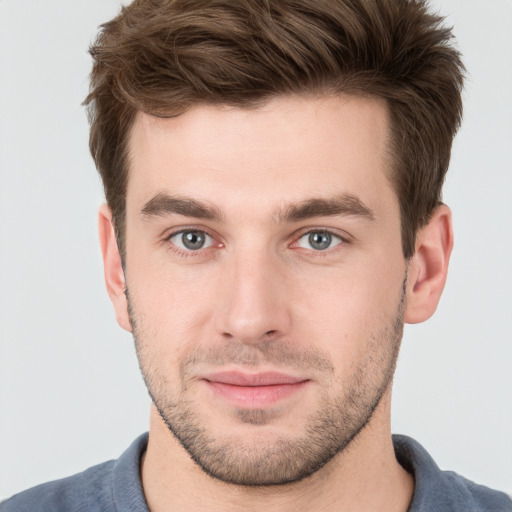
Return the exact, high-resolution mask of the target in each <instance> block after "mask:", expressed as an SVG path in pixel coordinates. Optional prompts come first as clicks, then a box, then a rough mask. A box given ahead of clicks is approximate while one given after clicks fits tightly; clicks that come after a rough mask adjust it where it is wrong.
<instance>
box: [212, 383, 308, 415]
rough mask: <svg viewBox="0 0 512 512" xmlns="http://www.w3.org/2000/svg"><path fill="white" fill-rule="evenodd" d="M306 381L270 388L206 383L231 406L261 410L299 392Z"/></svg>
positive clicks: (275, 385)
mask: <svg viewBox="0 0 512 512" xmlns="http://www.w3.org/2000/svg"><path fill="white" fill-rule="evenodd" d="M307 382H308V381H301V382H296V383H293V384H274V385H270V386H234V385H232V384H224V383H222V382H212V381H206V383H207V384H208V386H209V387H210V389H211V390H212V391H213V392H214V393H215V394H216V395H218V396H220V397H221V398H223V399H224V400H225V401H227V402H228V403H230V404H231V405H235V406H237V407H243V408H246V409H261V408H264V407H269V406H271V405H274V404H276V403H277V402H279V401H281V400H284V399H285V398H288V397H290V396H291V395H294V394H296V393H297V392H299V391H300V390H301V389H302V388H303V387H304V386H305V385H306V384H307Z"/></svg>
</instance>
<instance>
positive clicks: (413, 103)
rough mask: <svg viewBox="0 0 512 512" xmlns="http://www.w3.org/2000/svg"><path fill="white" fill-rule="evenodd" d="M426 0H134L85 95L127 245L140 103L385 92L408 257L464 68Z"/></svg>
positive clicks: (150, 107)
mask: <svg viewBox="0 0 512 512" xmlns="http://www.w3.org/2000/svg"><path fill="white" fill-rule="evenodd" d="M442 22H443V18H441V17H440V16H438V15H435V14H433V13H430V12H429V11H428V9H427V6H426V3H425V2H424V1H420V0H135V1H134V2H133V3H132V4H130V5H129V6H127V7H123V8H122V10H121V12H120V14H119V15H118V16H117V17H116V18H114V19H113V20H112V21H110V22H108V23H105V24H104V25H102V26H101V30H100V33H99V35H98V38H97V39H96V41H95V43H94V44H93V45H92V46H91V49H90V53H91V55H92V57H93V59H94V65H93V69H92V73H91V89H90V93H89V95H88V96H87V98H86V100H85V102H84V103H85V104H87V105H88V113H89V119H90V122H91V132H90V149H91V153H92V155H93V158H94V160H95V163H96V166H97V168H98V170H99V172H100V174H101V177H102V180H103V185H104V188H105V195H106V199H107V203H108V205H109V207H110V209H111V211H112V214H113V219H114V225H115V229H116V234H117V238H118V244H119V248H120V251H121V255H122V256H123V257H124V246H125V244H124V232H125V215H126V212H125V196H126V187H127V180H128V159H127V149H128V148H127V139H128V135H129V131H130V128H131V126H132V124H133V122H134V118H135V114H136V113H137V112H138V111H142V112H145V113H147V114H150V115H154V116H159V117H171V116H176V115H179V114H181V113H183V112H185V111H186V110H187V109H189V108H191V107H193V106H194V105H198V104H226V105H232V106H238V107H248V106H255V105H257V104H259V103H261V102H263V101H265V100H267V99H269V98H271V97H273V96H276V95H283V94H294V93H299V94H304V93H313V94H323V93H333V94H336V93H347V94H363V95H370V96H375V97H379V98H382V99H384V100H386V102H387V105H388V108H389V113H390V126H391V136H390V144H391V153H392V155H393V164H394V169H393V172H392V176H391V179H392V182H393V186H394V188H395V191H396V193H397V196H398V199H399V203H400V210H401V229H402V246H403V253H404V256H405V257H406V258H409V257H411V256H412V255H413V254H414V251H415V239H416V233H417V231H418V229H419V228H421V227H422V226H423V225H425V224H426V223H427V222H428V220H429V217H430V215H431V213H432V211H433V210H434V208H435V207H436V206H437V205H438V204H439V203H440V200H441V189H442V185H443V181H444V176H445V174H446V171H447V168H448V163H449V160H450V152H451V145H452V141H453V137H454V135H455V133H456V131H457V129H458V127H459V125H460V121H461V116H462V101H461V90H462V85H463V75H464V67H463V65H462V63H461V60H460V55H459V53H458V51H457V50H456V49H455V48H454V47H453V46H452V45H451V39H452V33H451V30H450V29H449V28H446V27H443V26H442Z"/></svg>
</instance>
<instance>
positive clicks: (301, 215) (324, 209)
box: [276, 194, 375, 222]
mask: <svg viewBox="0 0 512 512" xmlns="http://www.w3.org/2000/svg"><path fill="white" fill-rule="evenodd" d="M336 215H343V216H353V217H362V218H365V219H368V220H374V219H375V214H374V213H373V211H372V210H371V209H370V208H369V207H368V206H366V205H365V204H364V203H363V202H362V201H361V200H360V199H359V198H358V197H356V196H354V195H352V194H341V195H339V196H335V197H333V198H312V199H307V200H305V201H302V202H300V203H297V204H291V205H289V206H287V207H286V208H284V210H282V211H280V212H278V213H277V216H276V218H277V219H278V222H297V221H300V220H305V219H310V218H313V217H334V216H336Z"/></svg>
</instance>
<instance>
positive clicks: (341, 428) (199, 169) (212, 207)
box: [118, 96, 406, 485]
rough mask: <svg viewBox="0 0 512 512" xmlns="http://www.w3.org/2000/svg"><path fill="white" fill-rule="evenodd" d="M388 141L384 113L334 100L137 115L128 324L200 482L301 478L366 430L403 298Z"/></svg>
mask: <svg viewBox="0 0 512 512" xmlns="http://www.w3.org/2000/svg"><path fill="white" fill-rule="evenodd" d="M387 135H388V119H387V112H386V107H385V105H384V104H383V103H381V102H379V101H377V100H370V99H362V98H356V97H346V96H338V97H330V98H322V99H313V98H299V97H283V98H279V99H273V100H271V101H270V102H268V103H267V104H266V105H264V106H262V107H259V108H257V109H238V108H228V107H225V106H224V107H213V106H204V107H196V108H194V109H192V110H190V111H188V112H187V113H185V114H183V115H182V116H180V117H177V118H173V119H154V118H150V117H148V116H145V115H142V114H141V115H139V117H138V118H137V120H136V122H135V124H134V127H133V130H132V133H131V139H130V157H131V164H130V175H129V184H128V190H127V231H126V266H125V278H126V286H127V291H128V294H127V296H128V301H129V305H128V308H127V309H129V314H130V322H131V323H130V325H131V327H132V329H133V332H134V337H135V341H136V348H137V354H138V357H139V362H140V366H141V369H142V372H143V375H144V379H145V381H146V384H147V386H148V389H149V392H150V394H151V396H152V399H153V401H154V404H155V405H156V407H157V409H158V411H159V413H160V415H161V417H162V419H163V421H164V422H165V424H166V425H167V428H169V429H170V430H171V431H172V432H173V434H174V436H175V437H176V439H178V440H179V442H180V443H181V444H182V446H183V447H184V448H185V449H186V450H187V451H188V453H189V455H190V457H191V458H192V459H193V460H194V461H195V462H196V463H198V464H199V465H200V466H201V467H202V468H203V469H204V470H205V471H206V472H207V473H209V474H210V475H212V476H214V477H216V478H219V479H221V480H224V481H227V482H232V483H237V484H243V485H270V484H281V483H285V482H291V481H295V480H299V479H301V478H304V477H307V476H309V475H311V474H312V473H314V472H315V471H317V470H318V469H319V468H321V467H322V466H324V465H325V464H326V463H327V462H329V461H330V460H331V459H332V458H333V457H335V456H336V455H337V454H338V453H341V452H342V451H343V449H344V448H345V447H346V446H347V445H348V444H349V443H350V442H351V440H352V439H354V437H355V436H356V435H357V434H358V433H359V432H360V431H361V430H362V429H364V428H365V426H367V425H368V424H371V422H372V421H373V419H374V415H375V411H376V410H378V407H379V403H380V401H381V398H382V396H383V394H384V393H385V392H386V390H388V388H389V386H390V382H391V379H392V374H393V371H394V364H395V361H396V357H397V353H398V348H399V344H400V339H401V335H402V326H403V313H404V302H405V291H404V290H405V284H404V283H405V274H406V263H405V261H404V258H403V254H402V247H401V240H400V218H399V207H398V201H397V198H396V196H395V193H394V191H393V189H392V187H391V184H390V182H389V178H388V176H389V156H388V154H387V149H386V148H387V146H386V141H387ZM118 309H119V307H118ZM121 309H122V308H121ZM123 315H126V316H127V313H126V311H124V312H123V311H121V313H119V311H118V316H121V317H123ZM121 323H123V322H121ZM126 324H128V321H126Z"/></svg>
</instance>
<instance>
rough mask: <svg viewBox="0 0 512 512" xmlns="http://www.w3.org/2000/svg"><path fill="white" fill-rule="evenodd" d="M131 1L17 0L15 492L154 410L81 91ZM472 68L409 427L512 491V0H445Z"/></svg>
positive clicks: (3, 101)
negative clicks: (116, 269) (106, 31)
mask: <svg viewBox="0 0 512 512" xmlns="http://www.w3.org/2000/svg"><path fill="white" fill-rule="evenodd" d="M119 5H120V3H119V1H118V0H45V1H44V2H41V1H39V0H0V73H1V75H0V343H1V345H0V350H1V352H0V371H1V381H0V385H1V388H0V391H1V393H0V435H1V437H0V496H1V497H7V496H9V495H11V494H12V493H14V492H17V491H20V490H22V489H24V488H26V487H28V486H32V485H35V484H37V483H40V482H43V481H47V480H50V479H55V478H60V477H63V476H67V475H69V474H72V473H75V472H78V471H81V470H83V469H85V468H86V467H88V466H90V465H93V464H96V463H99V462H102V461H104V460H107V459H109V458H115V457H117V456H118V455H119V454H120V453H121V452H122V451H123V450H124V449H125V448H126V447H127V446H128V444H129V443H130V442H131V441H132V440H133V439H134V438H135V437H136V436H137V435H138V434H139V433H140V432H142V431H144V430H146V429H147V427H148V423H147V417H148V410H149V400H148V398H147V395H146V391H145V388H144V385H143V383H142V380H141V378H140V376H139V371H138V366H137V362H136V359H135V355H134V351H133V346H132V340H131V336H130V335H129V334H127V333H125V332H124V331H122V330H121V329H120V328H119V327H118V326H117V324H116V322H115V318H114V314H113V311H112V308H111V305H110V303H109V300H108V297H107V294H106V292H105V289H104V285H103V274H102V264H101V261H100V252H99V249H98V242H97V235H96V210H97V207H98V205H99V204H100V203H101V201H102V191H101V186H100V183H99V179H98V178H97V176H96V172H95V169H94V166H93V163H92V160H91V158H90V156H89V154H88V147H87V143H88V141H87V139H88V126H87V121H86V116H85V113H84V110H83V108H82V107H81V106H80V103H81V101H82V100H83V98H84V97H85V95H86V92H87V87H88V85H87V75H88V73H89V70H90V59H89V57H88V55H87V53H86V49H87V47H88V44H89V42H90V41H91V39H92V38H93V37H94V34H95V33H96V27H97V26H98V25H99V24H100V23H101V22H104V21H107V20H108V19H110V18H111V17H112V16H113V15H114V14H116V13H117V11H118V9H119ZM432 5H433V6H435V8H436V9H439V10H440V11H441V13H442V14H444V15H447V16H448V22H449V24H453V25H454V26H455V34H456V36H457V39H458V46H459V48H460V50H461V51H462V53H463V54H464V58H465V62H466V65H467V68H468V71H469V77H468V81H467V86H466V92H465V108H466V110H465V120H464V124H463V128H462V130H461V132H460V133H459V135H458V136H457V139H456V141H455V146H454V152H453V158H452V164H451V170H450V173H449V177H448V180H447V183H446V187H445V195H444V199H445V202H447V203H448V204H449V205H450V206H451V207H452V209H453V214H454V223H455V241H456V244H455V250H454V253H453V257H452V263H451V270H450V273H449V279H448V283H447V286H446V289H445V293H444V297H443V299H442V301H441V304H440V307H439V310H438V312H437V314H436V315H435V316H434V318H432V319H431V320H430V321H428V322H427V323H425V324H422V325H416V326H408V327H407V329H406V334H405V337H404V343H403V349H402V354H401V357H400V361H399V367H398V371H397V376H396V379H395V394H394V405H393V408H394V411H393V414H394V416H393V431H394V432H397V433H405V434H408V435H411V436H413V437H415V438H416V439H417V440H419V441H420V442H421V443H422V444H423V445H424V446H425V447H426V448H427V449H428V450H429V451H430V452H431V454H432V455H433V456H434V458H435V459H436V461H437V462H438V464H439V465H440V466H441V467H442V468H445V469H453V470H455V471H457V472H459V473H461V474H464V475H465V476H467V477H469V478H471V479H473V480H476V481H478V482H480V483H484V484H487V485H489V486H492V487H496V488H500V489H503V490H507V491H509V492H510V491H512V385H511V373H512V343H511V341H512V291H511V290H512V236H511V235H512V206H511V205H512V172H511V171H512V94H511V91H512V32H511V27H512V2H511V1H510V0H436V1H434V2H432Z"/></svg>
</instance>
